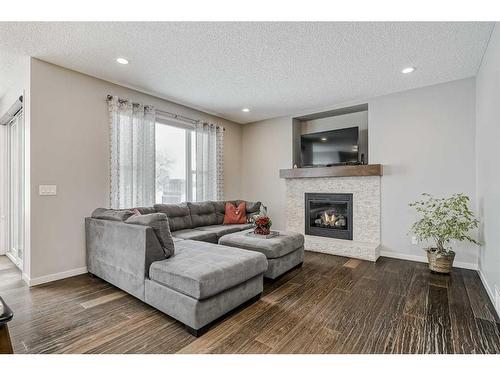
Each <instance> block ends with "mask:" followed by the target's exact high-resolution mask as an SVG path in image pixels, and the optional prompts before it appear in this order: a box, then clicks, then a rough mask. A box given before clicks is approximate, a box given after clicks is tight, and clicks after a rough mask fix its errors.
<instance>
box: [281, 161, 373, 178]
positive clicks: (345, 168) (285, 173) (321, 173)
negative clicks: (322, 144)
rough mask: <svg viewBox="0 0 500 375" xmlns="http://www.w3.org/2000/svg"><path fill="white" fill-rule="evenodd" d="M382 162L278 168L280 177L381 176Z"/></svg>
mask: <svg viewBox="0 0 500 375" xmlns="http://www.w3.org/2000/svg"><path fill="white" fill-rule="evenodd" d="M382 172H383V168H382V164H368V165H338V166H334V167H317V168H292V169H280V178H311V177H361V176H382V174H383V173H382Z"/></svg>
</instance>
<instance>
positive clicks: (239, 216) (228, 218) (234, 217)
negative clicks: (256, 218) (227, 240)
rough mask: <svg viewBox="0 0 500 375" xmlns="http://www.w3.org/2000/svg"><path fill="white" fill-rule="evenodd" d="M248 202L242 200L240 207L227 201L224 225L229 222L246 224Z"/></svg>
mask: <svg viewBox="0 0 500 375" xmlns="http://www.w3.org/2000/svg"><path fill="white" fill-rule="evenodd" d="M246 211H247V210H246V203H245V202H241V203H240V204H239V205H238V207H236V206H235V205H234V204H233V203H230V202H227V203H226V212H225V213H224V225H227V224H246V222H247V212H246Z"/></svg>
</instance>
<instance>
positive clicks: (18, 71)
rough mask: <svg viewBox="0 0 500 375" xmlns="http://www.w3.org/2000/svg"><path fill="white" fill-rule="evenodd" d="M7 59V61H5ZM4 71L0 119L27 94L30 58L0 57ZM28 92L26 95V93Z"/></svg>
mask: <svg viewBox="0 0 500 375" xmlns="http://www.w3.org/2000/svg"><path fill="white" fill-rule="evenodd" d="M4 59H5V60H4ZM0 65H1V66H2V67H3V69H2V72H1V73H2V82H1V85H2V90H4V93H3V95H2V97H0V117H2V116H3V115H4V113H5V112H6V111H7V110H8V109H9V108H10V107H11V105H12V104H14V102H15V101H16V100H17V99H18V98H19V96H21V95H23V94H26V93H27V92H28V87H29V58H28V57H17V56H11V55H8V56H7V55H6V54H4V53H2V55H1V56H0ZM25 92H26V93H25ZM6 129H7V127H5V126H1V125H0V255H2V254H5V252H6V250H7V246H8V244H7V233H8V232H7V204H8V197H7V190H6V187H7V175H6V173H7V147H6V145H7V131H6Z"/></svg>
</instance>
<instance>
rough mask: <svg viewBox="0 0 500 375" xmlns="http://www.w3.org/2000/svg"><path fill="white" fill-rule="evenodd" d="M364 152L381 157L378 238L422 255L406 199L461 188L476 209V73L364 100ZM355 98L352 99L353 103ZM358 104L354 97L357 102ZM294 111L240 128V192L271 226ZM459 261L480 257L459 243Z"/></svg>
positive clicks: (388, 246)
mask: <svg viewBox="0 0 500 375" xmlns="http://www.w3.org/2000/svg"><path fill="white" fill-rule="evenodd" d="M363 102H364V103H366V102H368V113H369V118H368V123H369V158H370V159H369V160H370V163H372V164H377V163H380V164H383V165H384V176H383V177H382V187H381V189H382V190H381V194H382V237H381V238H382V245H383V251H384V253H385V254H386V255H392V256H401V257H406V258H415V257H422V258H423V257H424V253H423V251H422V250H421V249H420V248H419V247H418V246H414V245H411V240H410V236H408V235H407V233H408V229H409V226H410V224H411V222H412V220H413V218H414V216H413V212H412V210H410V209H409V208H408V203H409V202H410V201H412V200H415V199H417V198H418V197H419V194H420V193H422V192H429V193H432V194H436V195H439V196H444V195H449V194H452V193H456V192H463V193H465V194H467V195H469V196H470V197H471V199H472V208H473V209H476V200H475V196H476V191H475V161H474V160H475V156H474V155H475V129H474V127H475V118H474V117H475V88H474V79H473V78H471V79H465V80H460V81H454V82H449V83H445V84H440V85H436V86H429V87H425V88H421V89H416V90H410V91H405V92H400V93H396V94H392V95H388V96H383V97H378V98H373V99H370V100H368V101H363ZM351 104H352V103H351ZM354 104H356V103H354ZM291 129H292V119H291V117H281V118H277V119H272V120H267V121H260V122H256V123H252V124H247V125H245V126H244V128H243V140H244V142H243V144H244V147H243V150H244V152H243V177H242V182H243V184H242V189H243V197H244V198H246V199H260V200H262V201H263V202H265V203H266V204H267V205H268V206H269V208H270V214H271V217H272V219H273V222H274V223H276V226H277V227H279V228H282V227H283V226H284V223H285V217H284V214H285V212H284V209H283V208H284V206H285V190H284V185H283V181H282V180H280V179H279V169H280V168H291V166H292V161H291V160H292V159H291V154H292V150H291V147H292V142H291V141H290V137H291ZM456 249H457V257H456V260H457V264H459V265H465V266H468V267H475V266H476V265H477V249H476V248H475V246H470V245H463V246H462V245H460V246H457V248H456Z"/></svg>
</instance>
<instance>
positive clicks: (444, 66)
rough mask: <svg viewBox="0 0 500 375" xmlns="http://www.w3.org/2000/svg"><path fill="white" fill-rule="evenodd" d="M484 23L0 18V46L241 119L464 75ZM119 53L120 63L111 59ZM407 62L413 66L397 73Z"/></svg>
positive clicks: (474, 66) (487, 26) (473, 64)
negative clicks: (408, 71)
mask: <svg viewBox="0 0 500 375" xmlns="http://www.w3.org/2000/svg"><path fill="white" fill-rule="evenodd" d="M492 28H493V24H492V23H477V22H462V23H447V22H439V23H420V22H403V23H401V22H399V23H398V22H389V23H357V22H347V23H340V22H328V23H306V22H300V23H282V22H270V23H261V22H258V23H237V22H231V23H218V22H217V23H203V22H192V23H185V22H183V23H171V22H159V23H139V22H124V23H116V22H107V23H95V22H94V23H55V22H47V23H0V53H1V52H2V51H3V52H4V53H5V52H8V53H14V54H17V55H30V56H33V57H36V58H39V59H41V60H45V61H48V62H51V63H54V64H57V65H61V66H64V67H67V68H70V69H73V70H77V71H80V72H83V73H87V74H90V75H92V76H96V77H99V78H102V79H105V80H110V81H113V82H116V83H119V84H122V85H125V86H129V87H133V88H137V89H139V90H143V91H146V92H149V93H152V94H154V95H156V96H159V97H162V98H166V99H170V100H173V101H175V102H178V103H183V104H186V105H189V106H192V107H194V108H198V109H201V110H204V111H207V112H210V113H213V114H217V115H219V116H221V117H224V118H227V119H230V120H233V121H236V122H240V123H247V122H251V121H256V120H261V119H266V118H271V117H277V116H282V115H287V114H295V113H304V112H306V111H307V110H309V109H311V110H312V109H316V108H328V106H333V105H334V104H336V103H342V102H346V101H351V100H357V99H363V98H368V97H372V96H378V95H383V94H388V93H391V92H396V91H401V90H406V89H410V88H415V87H421V86H426V85H431V84H435V83H440V82H445V81H451V80H455V79H460V78H465V77H470V76H474V75H475V74H476V73H477V70H478V67H479V64H480V61H481V58H482V56H483V53H484V50H485V48H486V45H487V42H488V38H489V36H490V34H491V31H492ZM119 56H123V57H126V58H127V59H129V60H130V64H129V65H126V66H122V65H118V64H117V63H115V58H116V57H119ZM407 66H416V67H417V71H416V72H415V73H413V74H409V75H402V74H401V73H400V71H401V69H402V68H404V67H407ZM1 69H2V68H1V67H0V72H1V71H2V70H1ZM0 90H1V83H0ZM0 95H1V91H0ZM243 107H249V108H251V112H249V113H243V112H241V108H243Z"/></svg>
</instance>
